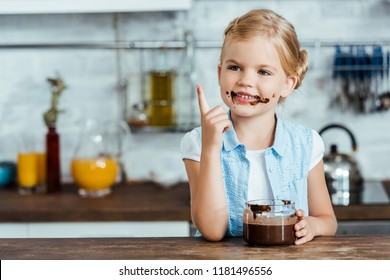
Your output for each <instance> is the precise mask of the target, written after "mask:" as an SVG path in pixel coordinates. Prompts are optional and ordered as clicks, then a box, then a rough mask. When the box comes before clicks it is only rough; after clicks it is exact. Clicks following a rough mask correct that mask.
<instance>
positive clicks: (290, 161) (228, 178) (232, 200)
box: [197, 117, 313, 236]
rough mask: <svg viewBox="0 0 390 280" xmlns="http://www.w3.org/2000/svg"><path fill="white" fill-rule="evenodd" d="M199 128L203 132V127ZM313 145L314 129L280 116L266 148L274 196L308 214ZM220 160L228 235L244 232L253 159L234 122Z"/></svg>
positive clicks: (224, 139)
mask: <svg viewBox="0 0 390 280" xmlns="http://www.w3.org/2000/svg"><path fill="white" fill-rule="evenodd" d="M197 129H199V131H198V132H199V136H200V135H201V128H197ZM312 146H313V136H312V131H311V129H309V128H305V127H303V126H300V125H297V124H293V123H290V122H287V121H285V120H282V119H281V118H279V117H278V118H277V123H276V131H275V140H274V143H273V145H272V147H269V148H267V149H266V151H265V165H266V172H267V176H268V179H269V181H270V185H271V189H272V192H273V197H274V198H275V199H288V200H291V201H292V202H295V207H296V209H302V210H304V211H305V215H308V214H309V211H308V198H307V175H308V170H309V164H310V158H311V152H312ZM221 163H222V175H223V181H224V184H225V191H226V197H227V202H228V206H229V207H228V208H229V223H228V229H227V232H226V236H242V234H243V224H242V223H243V212H244V208H245V202H246V200H247V193H248V179H249V170H250V166H249V164H250V163H249V160H248V159H247V157H246V147H245V145H244V144H241V143H240V142H239V141H238V139H237V134H236V132H235V131H234V127H233V126H232V127H231V128H230V129H229V130H228V131H227V132H225V133H224V135H223V145H222V151H221ZM197 235H198V234H197Z"/></svg>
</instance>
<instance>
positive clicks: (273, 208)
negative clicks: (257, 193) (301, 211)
mask: <svg viewBox="0 0 390 280" xmlns="http://www.w3.org/2000/svg"><path fill="white" fill-rule="evenodd" d="M295 211H296V210H295V204H294V203H293V202H291V201H289V200H277V199H275V200H269V199H260V200H250V201H247V202H246V204H245V210H244V213H243V229H244V240H245V241H246V242H248V243H249V244H250V245H254V246H256V245H265V246H272V245H291V244H294V242H295V239H296V237H295V230H294V225H295V224H296V223H297V221H298V217H297V216H296V215H295Z"/></svg>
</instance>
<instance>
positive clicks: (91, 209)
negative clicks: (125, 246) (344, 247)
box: [0, 181, 390, 222]
mask: <svg viewBox="0 0 390 280" xmlns="http://www.w3.org/2000/svg"><path fill="white" fill-rule="evenodd" d="M383 186H384V190H385V191H387V194H388V195H389V193H390V192H389V190H390V184H389V181H387V182H385V183H383ZM385 195H386V194H385ZM389 197H390V195H389ZM189 201H190V194H189V187H188V183H181V184H178V185H176V186H174V187H172V188H170V189H162V188H160V187H158V186H157V185H155V184H153V183H150V182H139V183H131V184H127V185H117V186H114V188H113V191H112V194H111V195H109V196H107V197H104V198H98V199H85V198H81V197H79V196H78V194H77V188H76V187H75V186H74V185H72V184H68V185H64V186H63V188H62V192H61V193H58V194H33V195H29V196H21V195H19V194H18V193H17V190H16V188H15V187H13V188H12V187H10V188H4V189H0V222H96V221H191V215H190V203H189ZM334 210H335V213H336V217H337V219H338V220H339V221H347V220H348V221H350V220H390V203H379V204H378V203H373V204H363V205H350V206H334Z"/></svg>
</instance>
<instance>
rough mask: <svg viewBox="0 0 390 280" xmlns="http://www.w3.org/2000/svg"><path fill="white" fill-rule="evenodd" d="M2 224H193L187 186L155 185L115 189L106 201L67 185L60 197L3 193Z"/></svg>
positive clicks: (8, 190)
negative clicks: (148, 222) (168, 187)
mask: <svg viewBox="0 0 390 280" xmlns="http://www.w3.org/2000/svg"><path fill="white" fill-rule="evenodd" d="M0 201H1V203H0V222H96V221H190V220H191V215H190V195H189V191H188V186H187V184H178V185H176V186H174V187H172V188H171V189H162V188H160V187H158V186H157V185H155V184H153V183H133V184H128V185H116V186H114V187H113V190H112V193H111V194H110V195H108V196H106V197H103V198H94V199H91V198H81V197H79V195H78V194H77V188H76V187H75V186H74V185H72V184H68V185H64V186H63V187H62V192H61V193H57V194H33V195H28V196H21V195H19V194H18V193H17V190H16V188H6V189H2V190H0Z"/></svg>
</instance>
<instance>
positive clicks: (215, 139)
mask: <svg viewBox="0 0 390 280" xmlns="http://www.w3.org/2000/svg"><path fill="white" fill-rule="evenodd" d="M196 90H197V92H198V101H199V109H200V116H201V124H202V146H203V147H209V148H217V149H218V151H219V150H220V149H221V148H222V134H223V132H225V131H227V130H228V129H229V128H230V121H229V116H228V115H227V113H226V111H225V109H224V108H222V106H217V107H215V108H213V109H211V110H210V108H209V105H208V104H207V100H206V97H205V96H204V93H203V90H202V88H201V87H200V86H199V85H198V86H197V87H196Z"/></svg>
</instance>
